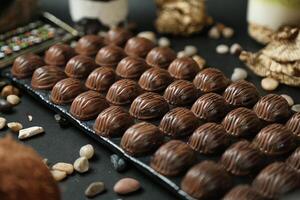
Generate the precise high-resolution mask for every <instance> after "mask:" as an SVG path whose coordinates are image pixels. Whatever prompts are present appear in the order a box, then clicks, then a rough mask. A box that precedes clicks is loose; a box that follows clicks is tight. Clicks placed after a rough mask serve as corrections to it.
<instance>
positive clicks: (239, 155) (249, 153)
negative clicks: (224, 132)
mask: <svg viewBox="0 0 300 200" xmlns="http://www.w3.org/2000/svg"><path fill="white" fill-rule="evenodd" d="M220 162H221V164H222V165H223V166H224V168H225V169H226V170H227V171H228V172H230V173H232V174H234V175H237V176H244V175H247V174H250V173H251V172H254V171H255V170H257V169H259V168H260V167H261V166H262V164H263V156H262V154H261V153H260V152H259V151H258V150H257V149H255V148H253V147H252V146H251V144H250V143H249V142H248V141H246V140H242V141H239V142H237V143H235V144H233V145H231V146H230V147H229V148H228V149H227V150H226V151H225V152H224V153H223V155H222V157H221V161H220Z"/></svg>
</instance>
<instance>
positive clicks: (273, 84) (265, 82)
mask: <svg viewBox="0 0 300 200" xmlns="http://www.w3.org/2000/svg"><path fill="white" fill-rule="evenodd" d="M278 86H279V82H278V81H277V80H276V79H274V78H271V77H267V78H263V79H262V80H261V87H262V88H263V89H264V90H267V91H272V90H275V89H276V88H277V87H278Z"/></svg>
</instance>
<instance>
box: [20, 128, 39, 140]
mask: <svg viewBox="0 0 300 200" xmlns="http://www.w3.org/2000/svg"><path fill="white" fill-rule="evenodd" d="M43 132H44V128H43V127H41V126H32V127H30V128H25V129H21V130H19V136H18V138H19V139H20V140H21V139H26V138H29V137H32V136H35V135H37V134H40V133H43Z"/></svg>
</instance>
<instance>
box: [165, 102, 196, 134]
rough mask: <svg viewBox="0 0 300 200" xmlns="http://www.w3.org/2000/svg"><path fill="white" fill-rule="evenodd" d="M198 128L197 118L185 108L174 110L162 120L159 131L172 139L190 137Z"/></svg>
mask: <svg viewBox="0 0 300 200" xmlns="http://www.w3.org/2000/svg"><path fill="white" fill-rule="evenodd" d="M197 127H198V119H197V117H196V116H195V115H194V114H193V113H192V112H191V111H190V110H189V109H187V108H180V107H178V108H174V109H172V110H170V111H169V112H168V113H167V114H165V116H164V117H163V118H162V120H161V121H160V124H159V129H160V130H161V131H162V132H163V133H164V134H165V135H168V136H170V137H173V138H178V137H183V136H186V135H190V134H192V133H193V131H194V130H195V129H196V128H197Z"/></svg>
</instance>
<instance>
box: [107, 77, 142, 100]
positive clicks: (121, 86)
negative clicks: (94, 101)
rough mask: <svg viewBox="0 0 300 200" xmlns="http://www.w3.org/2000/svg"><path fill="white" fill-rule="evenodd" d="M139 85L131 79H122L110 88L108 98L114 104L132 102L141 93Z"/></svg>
mask: <svg viewBox="0 0 300 200" xmlns="http://www.w3.org/2000/svg"><path fill="white" fill-rule="evenodd" d="M140 92H141V90H140V87H139V85H138V84H137V83H136V82H135V81H133V80H130V79H122V80H119V81H117V82H115V83H114V84H112V86H111V87H110V88H109V90H108V92H107V94H106V99H107V101H109V102H110V103H112V104H114V105H126V104H129V103H131V102H132V101H133V100H134V99H135V97H137V96H138V95H139V94H140Z"/></svg>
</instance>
